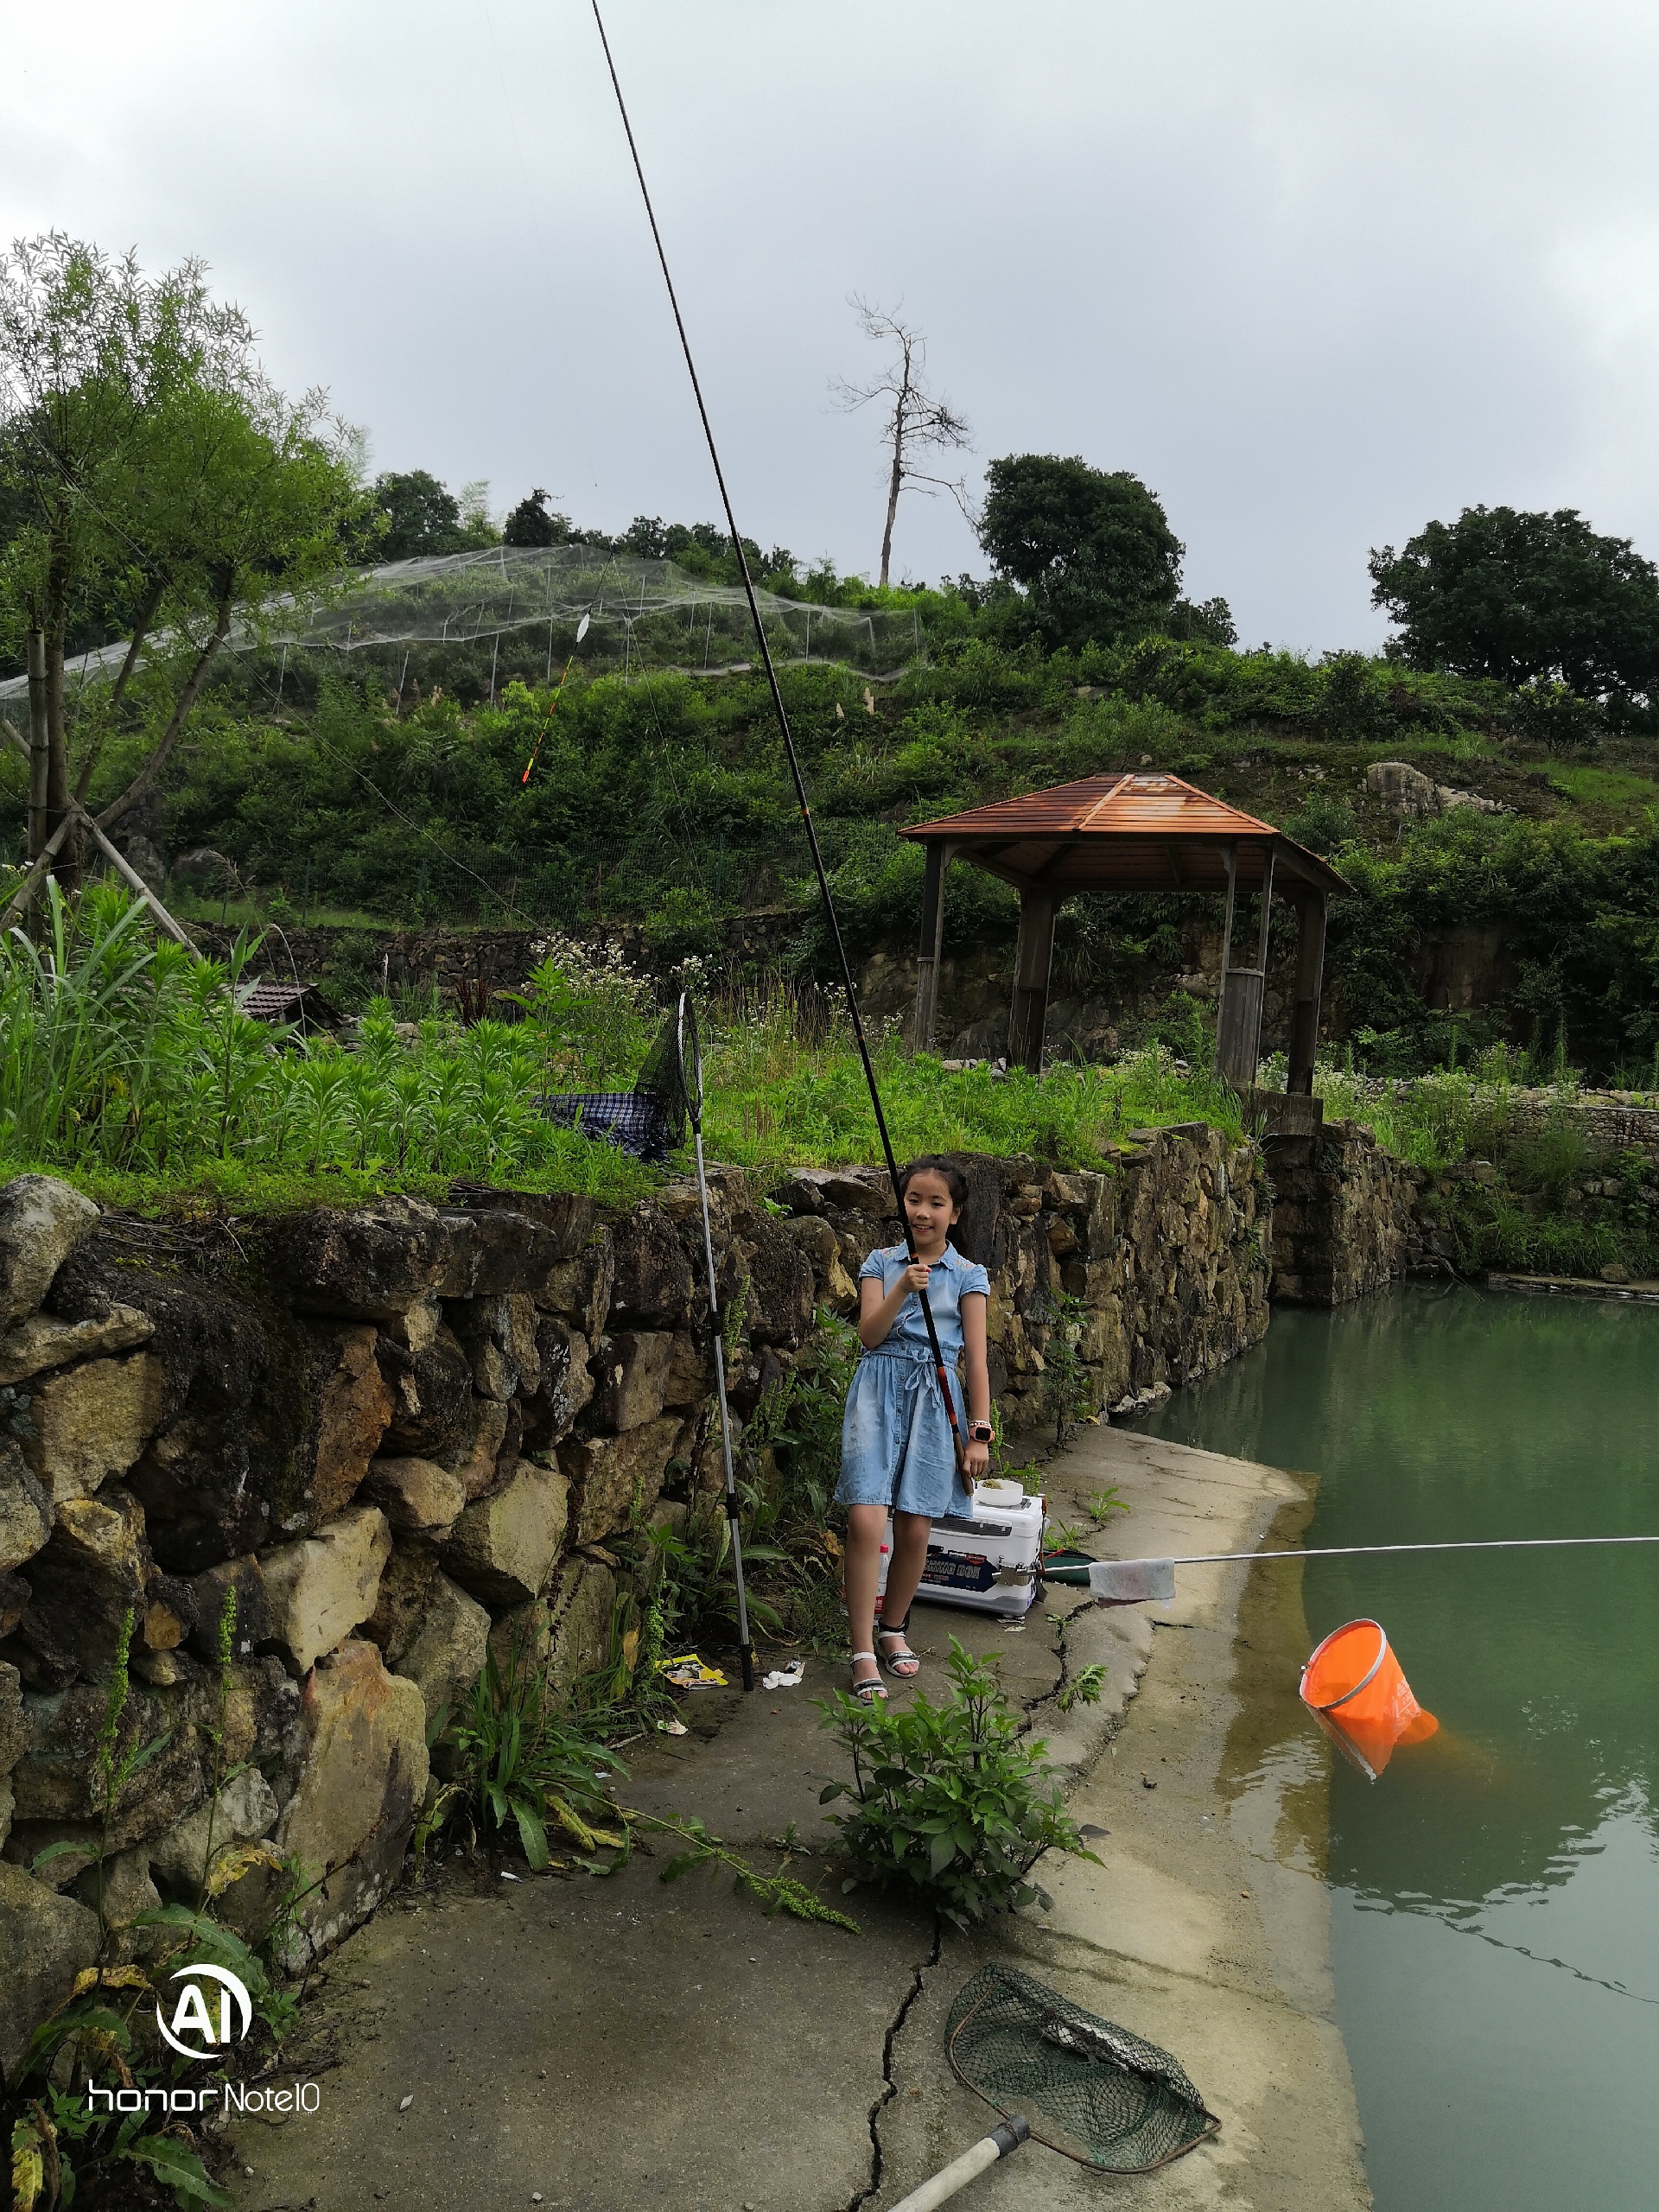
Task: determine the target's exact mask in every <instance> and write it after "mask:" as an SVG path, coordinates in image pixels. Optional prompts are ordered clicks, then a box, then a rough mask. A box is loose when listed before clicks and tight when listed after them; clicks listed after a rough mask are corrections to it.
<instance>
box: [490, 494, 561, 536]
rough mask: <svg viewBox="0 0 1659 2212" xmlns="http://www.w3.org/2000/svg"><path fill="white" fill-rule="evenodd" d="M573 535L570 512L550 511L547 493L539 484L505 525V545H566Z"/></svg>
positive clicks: (516, 508)
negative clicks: (558, 512) (568, 513)
mask: <svg viewBox="0 0 1659 2212" xmlns="http://www.w3.org/2000/svg"><path fill="white" fill-rule="evenodd" d="M569 535H570V518H569V515H560V514H551V513H550V512H549V511H548V505H547V493H545V492H544V491H543V489H542V487H541V486H540V485H539V484H538V485H537V486H536V489H535V490H534V491H533V492H532V493H531V494H530V495H529V497H528V498H527V499H520V500H519V502H518V505H517V506H516V507H515V508H514V509H513V511H512V513H511V514H510V515H509V516H508V517H507V518H506V520H505V522H504V523H503V524H502V525H501V542H502V543H503V544H504V545H563V543H565V541H566V540H567V539H568V538H569Z"/></svg>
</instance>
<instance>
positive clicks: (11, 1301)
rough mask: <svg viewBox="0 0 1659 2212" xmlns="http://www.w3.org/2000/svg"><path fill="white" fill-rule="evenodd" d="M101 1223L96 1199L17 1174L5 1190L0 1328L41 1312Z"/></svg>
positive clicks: (0, 1209)
mask: <svg viewBox="0 0 1659 2212" xmlns="http://www.w3.org/2000/svg"><path fill="white" fill-rule="evenodd" d="M97 1222H98V1208H97V1207H96V1206H95V1205H93V1204H92V1200H91V1199H90V1198H83V1197H82V1195H81V1193H80V1192H79V1191H75V1190H72V1189H71V1188H70V1187H69V1185H68V1184H67V1183H60V1182H59V1181H58V1180H57V1179H56V1178H55V1177H54V1176H51V1175H18V1176H15V1177H14V1178H13V1179H12V1180H11V1181H10V1183H8V1184H7V1185H5V1186H4V1188H3V1189H0V1329H10V1327H11V1326H12V1325H13V1323H14V1322H16V1321H21V1320H22V1319H25V1317H26V1316H28V1315H29V1314H31V1313H36V1312H38V1310H39V1309H40V1307H41V1305H43V1304H44V1302H45V1300H46V1294H47V1292H48V1290H50V1288H51V1287H52V1279H53V1277H54V1275H55V1274H57V1272H58V1269H59V1268H60V1267H61V1266H62V1265H63V1263H64V1262H65V1261H66V1260H67V1258H68V1256H69V1255H70V1254H71V1252H73V1250H74V1249H75V1247H76V1245H77V1244H78V1243H79V1242H80V1240H81V1238H82V1237H83V1236H87V1235H89V1234H90V1232H91V1231H92V1229H93V1228H94V1227H95V1226H96V1225H97Z"/></svg>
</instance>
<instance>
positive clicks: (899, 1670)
mask: <svg viewBox="0 0 1659 2212" xmlns="http://www.w3.org/2000/svg"><path fill="white" fill-rule="evenodd" d="M875 1640H876V1642H877V1643H897V1644H898V1645H899V1647H900V1648H899V1649H898V1650H897V1651H884V1652H882V1653H881V1654H880V1664H881V1665H882V1666H884V1667H885V1668H886V1669H887V1672H888V1673H889V1674H890V1675H892V1676H893V1680H894V1681H899V1682H913V1681H915V1679H916V1677H917V1675H919V1674H920V1673H921V1671H922V1662H921V1661H920V1660H919V1659H918V1657H917V1656H916V1654H915V1653H914V1652H913V1651H912V1649H911V1648H910V1615H909V1614H908V1613H906V1615H905V1618H903V1620H901V1621H899V1622H897V1623H895V1624H894V1625H893V1627H892V1628H889V1627H888V1626H887V1623H886V1621H883V1620H878V1621H877V1623H876V1624H875Z"/></svg>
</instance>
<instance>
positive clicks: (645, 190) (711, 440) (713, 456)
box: [592, 0, 963, 1468]
mask: <svg viewBox="0 0 1659 2212" xmlns="http://www.w3.org/2000/svg"><path fill="white" fill-rule="evenodd" d="M592 6H593V10H594V24H595V26H596V27H597V29H598V31H599V42H600V44H601V46H602V47H603V48H604V49H605V66H606V67H607V69H608V70H609V72H610V75H611V90H612V91H613V92H614V93H615V94H616V106H617V112H618V114H619V115H620V117H621V118H622V129H623V131H624V133H625V134H626V137H627V142H628V153H629V156H630V157H631V158H632V162H633V173H634V175H635V176H636V177H637V178H638V179H639V196H640V198H641V199H642V200H644V201H645V219H646V220H647V222H649V224H650V225H651V236H652V244H653V245H655V247H656V249H657V260H658V266H659V267H660V268H661V270H662V272H663V283H664V286H665V287H666V289H667V291H668V303H669V306H670V308H671V309H672V310H673V315H674V327H675V329H676V330H677V332H678V333H679V339H680V351H681V353H683V355H684V356H685V368H686V374H687V375H688V376H689V377H690V379H691V394H692V397H693V398H694V399H695V400H696V404H697V415H698V417H699V419H700V421H701V422H702V435H703V439H704V442H705V443H706V444H707V446H708V448H709V461H711V462H712V463H713V465H714V471H715V483H716V484H717V485H718V486H719V487H720V503H721V506H722V508H723V509H724V510H725V514H726V527H727V529H728V531H730V532H731V539H732V545H733V548H734V551H735V552H736V555H737V564H738V569H739V572H740V574H741V576H742V579H743V596H744V597H745V599H746V600H747V601H748V606H749V620H751V621H752V622H753V625H754V635H755V642H756V643H757V644H758V645H759V646H760V659H761V664H762V665H763V666H764V668H765V670H766V684H767V688H768V690H770V691H771V694H772V712H773V714H774V715H776V717H777V721H778V728H779V734H781V736H782V738H783V741H784V752H785V755H786V756H787V759H788V761H789V772H790V776H791V779H792V781H793V783H794V785H795V797H796V800H797V802H798V804H799V807H800V810H801V824H802V827H803V828H804V829H805V831H806V842H807V848H808V849H809V851H810V854H811V855H812V873H813V874H814V875H815V876H816V877H817V883H818V899H819V901H820V903H821V904H822V906H823V915H824V919H825V921H826V922H828V924H829V934H830V937H831V938H832V939H833V940H834V944H835V948H836V960H837V962H838V963H840V967H841V980H842V988H843V989H844V990H845V992H846V994H847V1012H848V1016H849V1020H850V1021H851V1023H852V1028H853V1040H854V1042H855V1044H856V1046H858V1057H859V1059H860V1061H861V1064H862V1065H863V1069H864V1081H865V1084H866V1085H867V1086H868V1090H869V1094H870V1104H871V1106H872V1108H873V1109H874V1114H875V1127H876V1133H877V1135H879V1136H880V1140H881V1152H882V1156H883V1158H884V1160H886V1162H887V1173H888V1176H889V1177H890V1178H891V1179H892V1183H893V1204H894V1205H895V1206H896V1207H897V1209H898V1213H899V1228H900V1229H901V1230H902V1231H903V1232H904V1239H905V1249H906V1252H907V1253H908V1254H909V1255H910V1260H911V1263H912V1266H914V1265H915V1264H916V1239H915V1237H914V1236H913V1235H912V1231H911V1226H910V1217H909V1216H908V1214H906V1211H905V1198H904V1192H903V1189H902V1187H901V1185H900V1183H899V1162H898V1160H897V1158H896V1157H895V1155H894V1153H893V1139H892V1137H891V1136H890V1135H888V1133H887V1115H886V1113H885V1112H884V1111H883V1109H882V1105H881V1093H880V1089H879V1087H878V1086H877V1084H876V1080H875V1067H874V1063H873V1061H872V1060H871V1058H870V1048H869V1046H868V1042H867V1041H866V1039H865V1035H864V1022H863V1017H862V1016H861V1014H860V1013H859V1010H858V987H857V985H856V984H855V982H854V981H853V969H852V963H851V961H850V960H849V958H848V957H847V947H846V944H845V943H844V942H843V940H842V934H841V922H840V919H839V918H838V917H837V915H836V902H835V900H834V899H833V898H832V897H831V895H830V891H829V875H828V874H827V873H826V872H825V869H824V865H823V851H822V850H821V849H820V847H819V844H818V832H817V824H816V823H814V821H813V819H812V808H811V805H810V802H809V800H808V798H807V795H806V779H805V777H804V775H803V773H802V772H801V762H800V756H799V754H798V753H797V752H796V750H795V739H794V735H793V734H792V732H791V729H790V727H789V712H788V709H786V708H785V705H784V695H783V691H782V689H781V687H780V686H779V682H778V671H777V669H776V667H775V666H774V665H773V664H772V647H771V645H769V644H768V643H767V641H766V625H765V624H764V623H763V622H762V621H761V620H760V601H758V600H757V599H756V597H755V593H754V579H753V576H752V575H750V574H749V556H748V555H747V552H746V551H745V550H744V546H743V535H742V532H741V531H740V530H739V529H738V526H737V515H736V512H735V510H734V508H733V505H732V495H731V493H729V492H728V490H727V488H726V472H725V470H724V469H723V468H722V467H721V461H720V448H718V446H717V445H716V444H715V430H714V424H713V423H711V422H710V421H709V410H708V407H707V406H706V404H704V401H703V397H702V382H701V380H700V379H699V378H698V376H697V365H696V360H695V359H694V358H693V356H692V352H691V340H690V337H689V336H688V335H687V334H686V327H685V318H684V316H683V315H682V314H681V313H680V302H679V295H678V294H677V292H676V291H675V289H674V278H673V276H672V274H671V271H670V269H669V266H668V253H667V250H666V249H665V247H664V245H663V234H662V232H661V231H660V230H659V229H658V226H657V210H656V208H655V207H653V206H652V198H651V188H650V187H649V186H648V185H647V184H646V182H645V168H644V166H643V164H642V163H641V162H640V159H639V147H638V145H637V144H636V143H635V141H634V136H633V125H632V123H631V122H630V121H629V119H628V107H627V102H626V100H625V99H623V97H622V81H621V79H620V77H619V76H618V75H617V73H616V63H615V60H613V56H612V54H611V41H610V40H609V39H608V38H607V35H606V33H605V19H604V17H603V16H601V14H600V12H599V0H592ZM917 1303H918V1306H920V1307H921V1309H922V1320H923V1323H924V1325H925V1327H926V1330H927V1344H928V1350H929V1351H931V1354H932V1356H933V1372H934V1374H935V1376H937V1377H938V1385H939V1395H940V1397H941V1398H942V1399H943V1400H944V1413H945V1419H946V1420H947V1421H949V1423H950V1444H951V1449H952V1450H953V1451H954V1452H955V1454H956V1459H957V1467H958V1468H960V1467H961V1466H962V1465H963V1438H962V1424H961V1422H960V1421H958V1420H957V1405H956V1400H955V1399H954V1398H953V1397H952V1396H951V1395H950V1378H949V1376H948V1375H947V1373H946V1370H945V1364H944V1352H943V1351H941V1350H940V1347H939V1332H938V1329H937V1328H936V1327H935V1326H934V1323H933V1309H932V1306H931V1303H930V1302H929V1300H927V1299H926V1298H925V1297H921V1298H918V1300H917Z"/></svg>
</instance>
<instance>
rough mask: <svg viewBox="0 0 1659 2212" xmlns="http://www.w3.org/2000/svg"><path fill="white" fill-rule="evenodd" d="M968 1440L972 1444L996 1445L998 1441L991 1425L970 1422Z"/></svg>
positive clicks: (987, 1422)
mask: <svg viewBox="0 0 1659 2212" xmlns="http://www.w3.org/2000/svg"><path fill="white" fill-rule="evenodd" d="M968 1440H969V1443H970V1444H995V1441H996V1431H995V1429H994V1428H993V1427H991V1424H990V1423H989V1421H969V1424H968Z"/></svg>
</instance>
